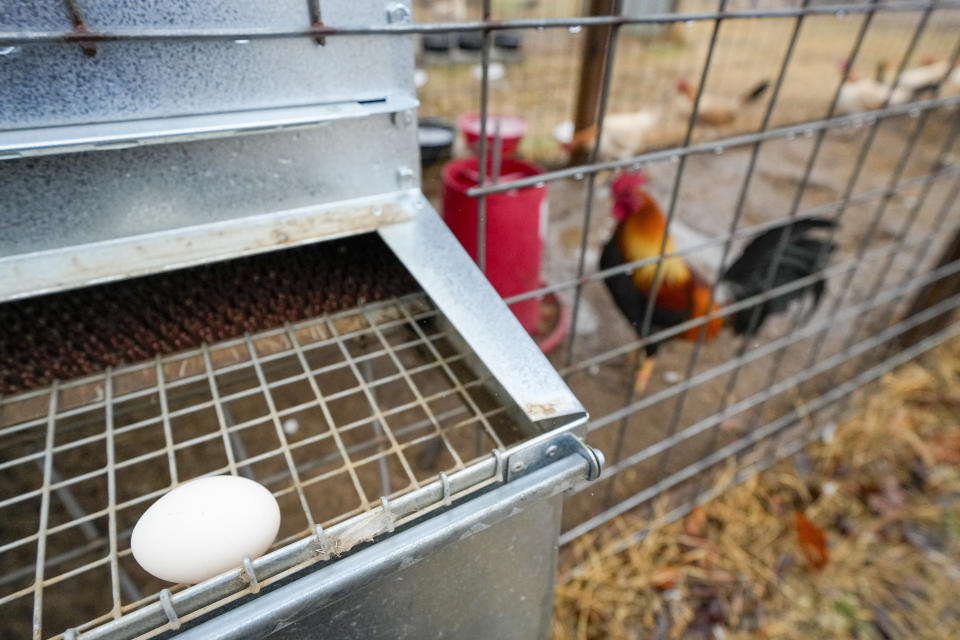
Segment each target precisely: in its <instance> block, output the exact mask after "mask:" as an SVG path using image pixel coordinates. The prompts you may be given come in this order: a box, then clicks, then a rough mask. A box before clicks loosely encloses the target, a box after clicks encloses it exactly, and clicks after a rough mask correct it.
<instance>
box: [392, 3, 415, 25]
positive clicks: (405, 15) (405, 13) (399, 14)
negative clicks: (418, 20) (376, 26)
mask: <svg viewBox="0 0 960 640" xmlns="http://www.w3.org/2000/svg"><path fill="white" fill-rule="evenodd" d="M412 17H413V16H412V15H411V14H410V7H408V6H407V5H405V4H403V3H402V2H391V3H390V4H388V5H387V22H390V23H391V24H398V23H402V22H410V19H411V18H412Z"/></svg>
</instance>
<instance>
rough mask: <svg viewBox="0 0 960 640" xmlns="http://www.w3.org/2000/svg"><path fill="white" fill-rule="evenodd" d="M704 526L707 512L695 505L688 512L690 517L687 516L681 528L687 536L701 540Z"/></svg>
mask: <svg viewBox="0 0 960 640" xmlns="http://www.w3.org/2000/svg"><path fill="white" fill-rule="evenodd" d="M706 525H707V512H706V511H704V510H703V507H701V506H700V505H697V506H695V507H694V508H693V509H692V510H691V511H690V515H688V516H687V520H686V522H685V523H684V525H683V528H684V530H685V531H686V532H687V535H688V536H692V537H694V538H702V537H703V532H704V529H705V528H706Z"/></svg>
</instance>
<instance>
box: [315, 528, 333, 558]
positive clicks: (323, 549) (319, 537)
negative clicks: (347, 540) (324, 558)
mask: <svg viewBox="0 0 960 640" xmlns="http://www.w3.org/2000/svg"><path fill="white" fill-rule="evenodd" d="M313 537H314V539H315V540H316V541H317V546H319V547H320V553H323V554H325V555H330V545H328V544H327V534H326V533H324V531H323V527H322V526H320V525H319V524H318V525H316V526H314V530H313Z"/></svg>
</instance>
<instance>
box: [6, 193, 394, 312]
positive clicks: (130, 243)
mask: <svg viewBox="0 0 960 640" xmlns="http://www.w3.org/2000/svg"><path fill="white" fill-rule="evenodd" d="M405 195H406V194H405V193H404V192H402V191H401V192H391V193H387V194H384V195H377V196H370V197H365V198H358V199H356V200H346V201H341V202H338V203H337V204H335V205H321V206H311V207H303V208H300V209H293V210H288V211H283V212H275V213H265V214H261V215H257V216H250V217H247V218H240V219H236V220H230V221H227V222H214V223H208V224H203V225H197V226H194V227H186V228H178V229H172V230H168V231H159V232H153V233H147V234H141V235H136V236H130V237H127V238H120V239H116V240H110V241H106V242H97V243H92V244H86V245H76V246H72V247H66V248H62V249H51V250H48V251H38V252H35V253H27V254H20V255H12V256H6V257H3V258H0V303H2V302H8V301H11V300H17V299H21V298H26V297H30V296H34V295H42V294H47V293H53V292H55V291H61V290H64V289H72V288H78V287H85V286H90V285H94V284H102V283H105V282H110V281H113V280H118V279H121V278H132V277H137V276H144V275H148V274H151V273H159V272H162V271H172V270H175V269H182V268H184V267H189V266H194V265H198V264H203V263H206V262H212V261H215V260H225V259H229V258H236V257H241V256H245V255H252V254H256V253H264V252H267V251H272V250H276V249H282V248H288V247H295V246H298V245H303V244H308V243H311V242H318V241H321V240H331V239H334V238H340V237H344V236H349V235H355V234H359V233H366V232H370V231H375V230H377V229H378V228H379V227H381V226H383V225H389V224H393V223H397V222H402V221H404V220H408V219H410V218H411V217H413V214H412V213H411V211H410V208H409V207H408V206H406V205H405V204H403V202H402V200H403V196H405ZM118 266H119V268H118Z"/></svg>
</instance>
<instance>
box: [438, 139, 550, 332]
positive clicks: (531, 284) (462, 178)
mask: <svg viewBox="0 0 960 640" xmlns="http://www.w3.org/2000/svg"><path fill="white" fill-rule="evenodd" d="M479 164H480V163H479V160H477V158H463V159H460V160H453V161H452V162H449V163H447V165H446V166H445V167H444V168H443V219H444V221H445V222H446V223H447V226H448V227H450V230H451V231H452V232H453V235H455V236H456V237H457V239H458V240H459V241H460V244H462V245H463V248H464V249H466V250H467V253H469V254H470V257H472V258H473V259H474V260H476V259H477V199H476V198H471V197H469V196H468V195H467V190H468V189H470V188H471V187H475V186H476V185H477V178H478V173H477V168H478V167H479ZM540 173H542V171H541V170H540V169H539V168H537V167H536V166H534V165H532V164H529V163H526V162H522V161H520V160H514V159H512V158H504V159H503V163H502V166H501V172H500V175H501V178H500V179H501V180H504V181H506V180H516V179H518V178H525V177H527V176H535V175H539V174H540ZM488 182H489V180H488ZM546 192H547V189H546V186H543V185H540V186H532V187H525V188H523V189H514V190H512V191H508V192H506V193H495V194H491V195H488V196H487V198H486V200H487V243H486V276H487V279H488V280H489V281H490V284H492V285H493V288H494V289H496V291H497V293H499V294H500V296H501V297H504V298H508V297H510V296H515V295H519V294H521V293H526V292H527V291H532V290H533V289H536V288H538V287H539V286H540V261H541V257H542V255H543V238H542V236H541V232H542V229H543V227H542V225H544V224H546V219H547V211H546V207H547V201H546V198H545V196H546ZM510 310H511V311H513V314H514V315H515V316H516V317H517V320H519V321H520V324H521V325H523V328H524V329H526V330H527V332H529V333H533V332H534V331H536V329H537V325H538V324H539V320H540V300H539V298H530V299H528V300H521V301H520V302H517V303H514V304H512V305H510Z"/></svg>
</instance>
